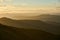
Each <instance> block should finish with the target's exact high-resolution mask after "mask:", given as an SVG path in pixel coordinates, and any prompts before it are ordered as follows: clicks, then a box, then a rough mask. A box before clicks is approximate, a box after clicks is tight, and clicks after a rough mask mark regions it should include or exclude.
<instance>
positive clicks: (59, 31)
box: [0, 17, 60, 35]
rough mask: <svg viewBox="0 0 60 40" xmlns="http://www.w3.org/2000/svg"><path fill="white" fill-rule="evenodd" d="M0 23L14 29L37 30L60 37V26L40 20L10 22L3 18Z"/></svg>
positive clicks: (10, 20)
mask: <svg viewBox="0 0 60 40" xmlns="http://www.w3.org/2000/svg"><path fill="white" fill-rule="evenodd" d="M0 23H1V24H3V25H7V26H12V27H16V28H28V29H39V30H43V31H46V32H49V33H52V34H56V35H60V25H53V24H49V23H46V22H43V21H40V20H12V19H9V18H5V17H4V18H1V19H0ZM56 24H57V23H56Z"/></svg>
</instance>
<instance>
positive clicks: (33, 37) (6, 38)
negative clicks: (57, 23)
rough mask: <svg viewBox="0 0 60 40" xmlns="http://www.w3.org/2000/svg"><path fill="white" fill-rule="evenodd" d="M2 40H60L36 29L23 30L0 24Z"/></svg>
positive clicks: (0, 39) (0, 37)
mask: <svg viewBox="0 0 60 40" xmlns="http://www.w3.org/2000/svg"><path fill="white" fill-rule="evenodd" d="M0 40H59V39H58V36H56V35H53V34H50V33H47V32H44V31H41V30H36V29H22V28H15V27H9V26H5V25H2V24H0Z"/></svg>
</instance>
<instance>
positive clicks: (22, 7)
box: [0, 0, 60, 14]
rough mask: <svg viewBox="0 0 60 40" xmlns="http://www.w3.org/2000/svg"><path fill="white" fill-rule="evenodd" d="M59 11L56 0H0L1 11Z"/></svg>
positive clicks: (59, 7) (58, 4)
mask: <svg viewBox="0 0 60 40" xmlns="http://www.w3.org/2000/svg"><path fill="white" fill-rule="evenodd" d="M37 12H38V13H43V12H46V13H48V12H49V13H50V12H52V13H56V12H58V13H60V3H59V1H58V0H0V14H1V13H37Z"/></svg>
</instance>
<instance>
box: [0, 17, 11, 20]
mask: <svg viewBox="0 0 60 40" xmlns="http://www.w3.org/2000/svg"><path fill="white" fill-rule="evenodd" d="M0 19H1V20H12V19H10V18H8V17H2V18H0Z"/></svg>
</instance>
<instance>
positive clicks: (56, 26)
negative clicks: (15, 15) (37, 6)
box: [0, 14, 60, 40]
mask: <svg viewBox="0 0 60 40" xmlns="http://www.w3.org/2000/svg"><path fill="white" fill-rule="evenodd" d="M33 18H34V20H31V19H29V20H14V19H11V18H7V17H2V18H0V40H59V39H60V38H59V37H60V21H59V20H60V19H59V18H60V16H59V15H46V14H44V15H39V16H35V17H33ZM35 18H36V19H37V20H35Z"/></svg>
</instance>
